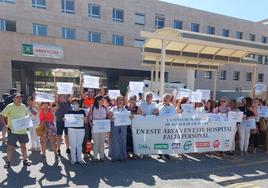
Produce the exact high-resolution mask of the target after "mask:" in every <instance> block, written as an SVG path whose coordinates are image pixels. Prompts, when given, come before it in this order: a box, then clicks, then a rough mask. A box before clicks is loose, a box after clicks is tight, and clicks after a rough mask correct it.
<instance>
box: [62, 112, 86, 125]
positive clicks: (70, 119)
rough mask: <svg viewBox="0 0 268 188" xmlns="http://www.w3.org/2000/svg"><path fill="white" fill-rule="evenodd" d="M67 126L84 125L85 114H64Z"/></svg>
mask: <svg viewBox="0 0 268 188" xmlns="http://www.w3.org/2000/svg"><path fill="white" fill-rule="evenodd" d="M64 126H65V127H74V128H79V127H84V115H83V114H65V115H64Z"/></svg>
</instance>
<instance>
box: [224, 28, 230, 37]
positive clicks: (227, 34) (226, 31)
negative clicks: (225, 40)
mask: <svg viewBox="0 0 268 188" xmlns="http://www.w3.org/2000/svg"><path fill="white" fill-rule="evenodd" d="M222 36H223V37H229V36H230V30H229V29H222Z"/></svg>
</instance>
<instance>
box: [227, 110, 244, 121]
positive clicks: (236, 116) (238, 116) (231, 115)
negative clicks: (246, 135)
mask: <svg viewBox="0 0 268 188" xmlns="http://www.w3.org/2000/svg"><path fill="white" fill-rule="evenodd" d="M243 116H244V114H243V112H235V111H230V112H228V121H231V122H241V121H242V119H243Z"/></svg>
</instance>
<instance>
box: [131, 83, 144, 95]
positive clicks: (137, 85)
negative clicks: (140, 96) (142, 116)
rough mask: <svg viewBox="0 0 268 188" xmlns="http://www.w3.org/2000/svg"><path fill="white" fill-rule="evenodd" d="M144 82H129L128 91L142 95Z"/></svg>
mask: <svg viewBox="0 0 268 188" xmlns="http://www.w3.org/2000/svg"><path fill="white" fill-rule="evenodd" d="M143 87H144V82H132V81H131V82H129V90H130V91H134V92H137V93H143Z"/></svg>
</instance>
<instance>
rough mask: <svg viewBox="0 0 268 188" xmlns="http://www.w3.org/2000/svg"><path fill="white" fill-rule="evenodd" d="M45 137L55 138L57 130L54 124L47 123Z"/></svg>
mask: <svg viewBox="0 0 268 188" xmlns="http://www.w3.org/2000/svg"><path fill="white" fill-rule="evenodd" d="M46 126H47V136H57V129H56V126H55V124H54V122H47V123H46Z"/></svg>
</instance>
